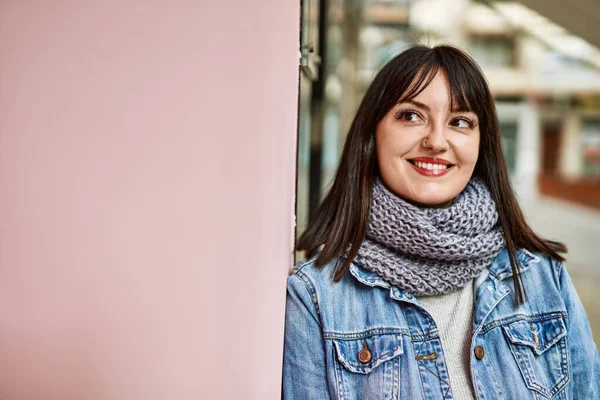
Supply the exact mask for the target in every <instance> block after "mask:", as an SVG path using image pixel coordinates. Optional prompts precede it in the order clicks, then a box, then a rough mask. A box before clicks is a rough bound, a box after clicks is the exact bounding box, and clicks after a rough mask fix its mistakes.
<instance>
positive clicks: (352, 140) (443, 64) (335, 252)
mask: <svg viewBox="0 0 600 400" xmlns="http://www.w3.org/2000/svg"><path fill="white" fill-rule="evenodd" d="M440 70H441V71H443V72H444V73H445V74H446V77H447V79H448V83H449V86H450V94H451V102H452V104H451V109H455V108H460V109H466V110H471V111H472V112H474V113H476V114H477V117H478V119H479V126H480V135H481V139H480V144H479V158H478V161H477V164H476V166H475V170H474V172H473V175H474V176H478V177H480V178H481V179H483V181H484V182H485V184H486V185H487V187H488V189H489V190H490V192H491V195H492V198H493V199H494V201H495V202H496V205H497V207H498V214H499V222H500V227H501V229H502V231H503V233H504V238H505V240H506V248H507V250H508V255H509V259H510V264H511V269H512V272H513V279H514V283H515V295H516V298H515V299H516V303H517V304H522V303H523V302H524V300H525V289H524V287H523V282H522V280H521V277H520V275H519V270H518V268H517V259H516V252H517V249H518V248H524V249H527V250H530V251H539V252H542V253H545V254H546V255H548V256H550V257H553V258H555V259H557V260H560V261H564V258H563V257H562V256H561V255H560V254H559V253H566V251H567V250H566V247H565V245H564V244H562V243H559V242H554V241H550V240H544V239H542V238H541V237H540V236H538V235H537V234H536V233H535V232H533V230H532V229H531V228H530V227H529V225H528V224H527V222H526V221H525V218H524V216H523V212H522V211H521V208H520V207H519V204H518V202H517V199H516V197H515V194H514V192H513V190H512V188H511V186H510V181H509V177H508V170H507V168H506V163H505V161H504V156H503V153H502V145H501V138H500V128H499V126H498V117H497V115H496V108H495V105H494V99H493V97H492V95H491V93H490V90H489V88H488V85H487V82H486V80H485V78H484V76H483V73H482V72H481V70H480V69H479V67H478V66H477V64H476V63H475V61H474V60H473V59H472V58H471V57H469V56H468V55H467V54H466V53H464V52H463V51H461V50H459V49H457V48H455V47H452V46H447V45H443V46H436V47H433V48H429V47H425V46H415V47H412V48H410V49H408V50H406V51H404V52H402V53H401V54H399V55H398V56H396V57H395V58H393V59H392V60H391V61H390V62H389V63H387V64H386V65H385V66H384V67H383V68H382V69H381V71H380V72H379V73H378V74H377V76H376V77H375V79H374V80H373V82H372V83H371V85H370V86H369V88H368V90H367V92H366V93H365V96H364V98H363V100H362V102H361V104H360V106H359V108H358V111H357V113H356V116H355V117H354V120H353V121H352V125H351V126H350V130H349V132H348V136H347V138H346V142H345V144H344V150H343V152H342V157H341V161H340V165H339V168H338V170H337V173H336V176H335V180H334V182H333V185H332V187H331V189H330V190H329V192H328V193H327V195H326V196H325V198H324V199H323V201H322V203H321V204H320V205H319V207H318V208H317V210H316V213H315V216H314V218H313V219H312V221H311V222H310V223H309V225H308V228H307V229H306V231H305V232H304V233H303V234H302V236H301V237H300V239H299V241H298V245H297V249H298V250H304V251H306V254H307V256H308V257H312V256H314V255H315V254H316V253H317V252H319V250H320V252H319V254H318V257H317V259H316V265H317V266H318V267H322V266H323V265H325V264H327V263H328V262H330V261H332V260H337V264H336V268H335V275H334V280H335V281H338V280H340V279H341V278H342V276H343V275H344V274H345V273H346V271H347V270H348V268H349V267H350V264H351V262H352V260H353V259H354V258H355V257H356V255H357V253H358V250H359V248H360V246H361V243H362V242H363V240H364V238H365V235H366V232H367V227H368V221H369V213H370V210H371V193H372V189H373V182H374V180H375V178H376V177H377V176H378V174H379V169H378V165H377V153H376V147H375V130H376V127H377V125H378V123H379V122H380V121H381V119H382V118H383V117H384V116H385V115H386V114H387V112H388V111H389V110H390V109H391V108H392V107H393V106H394V104H396V103H398V102H402V101H406V100H410V99H412V98H414V97H415V96H417V95H418V94H419V93H420V92H421V91H422V90H423V89H424V88H425V87H427V85H429V83H430V82H431V81H432V80H433V78H434V77H435V75H436V73H437V72H438V71H440ZM455 105H456V106H459V107H455ZM321 246H322V249H320V248H321ZM346 252H347V253H346ZM346 254H347V257H344V256H345V255H346Z"/></svg>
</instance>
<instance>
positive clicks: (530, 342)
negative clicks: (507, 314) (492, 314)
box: [502, 318, 567, 355]
mask: <svg viewBox="0 0 600 400" xmlns="http://www.w3.org/2000/svg"><path fill="white" fill-rule="evenodd" d="M502 329H503V330H504V334H505V335H506V337H507V338H508V340H510V342H511V343H513V344H519V345H523V346H528V347H531V349H532V350H533V352H534V353H535V354H537V355H540V354H542V353H543V352H544V351H546V350H547V349H548V348H550V347H551V346H552V345H553V344H554V343H556V342H558V341H559V340H560V339H562V338H563V337H565V336H566V335H567V328H566V326H565V323H564V321H563V319H562V318H552V319H547V320H544V321H516V322H513V323H510V324H508V325H506V326H503V327H502Z"/></svg>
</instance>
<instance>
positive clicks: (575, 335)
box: [559, 263, 600, 400]
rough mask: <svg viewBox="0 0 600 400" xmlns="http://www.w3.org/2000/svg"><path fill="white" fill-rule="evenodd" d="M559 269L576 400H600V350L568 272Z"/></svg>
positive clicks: (562, 267)
mask: <svg viewBox="0 0 600 400" xmlns="http://www.w3.org/2000/svg"><path fill="white" fill-rule="evenodd" d="M559 268H560V270H559V274H560V286H561V291H562V296H563V300H564V302H565V305H566V308H567V340H568V343H569V354H570V359H571V360H570V361H571V373H572V379H573V381H572V386H571V387H572V388H573V399H587V400H600V356H599V355H598V348H597V347H596V344H595V343H594V338H593V337H592V330H591V328H590V323H589V321H588V318H587V315H586V314H585V310H584V309H583V305H582V304H581V300H580V299H579V295H578V294H577V292H576V291H575V287H574V286H573V282H572V281H571V278H570V277H569V274H568V272H567V269H566V267H565V266H564V264H562V263H561V264H560V265H559ZM598 333H599V334H600V332H598Z"/></svg>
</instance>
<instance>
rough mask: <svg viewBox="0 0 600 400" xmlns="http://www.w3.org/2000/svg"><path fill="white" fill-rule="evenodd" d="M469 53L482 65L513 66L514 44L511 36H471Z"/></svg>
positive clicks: (495, 66) (493, 66) (494, 66)
mask: <svg viewBox="0 0 600 400" xmlns="http://www.w3.org/2000/svg"><path fill="white" fill-rule="evenodd" d="M470 48H471V55H472V56H473V58H474V59H475V60H476V61H477V62H478V63H479V64H480V65H481V66H482V67H484V68H485V67H492V68H499V67H504V68H511V67H514V66H515V64H516V62H515V53H516V45H515V40H514V38H512V37H507V36H496V35H494V36H482V35H475V36H472V37H471V46H470Z"/></svg>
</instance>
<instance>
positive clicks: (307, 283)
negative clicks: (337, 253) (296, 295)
mask: <svg viewBox="0 0 600 400" xmlns="http://www.w3.org/2000/svg"><path fill="white" fill-rule="evenodd" d="M309 263H310V262H307V263H305V264H302V265H301V266H300V267H298V269H297V270H296V271H294V273H293V274H292V275H294V276H296V277H297V278H298V279H299V280H300V281H301V282H302V283H303V284H304V287H305V288H306V291H307V292H308V294H309V296H310V300H311V301H312V303H313V306H314V307H315V310H316V311H317V315H319V318H321V310H320V308H319V299H318V297H317V290H316V289H315V286H314V285H313V284H312V282H311V281H310V279H309V278H308V276H307V275H306V274H305V273H304V272H302V271H301V270H302V268H304V267H305V266H306V265H307V264H309Z"/></svg>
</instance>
